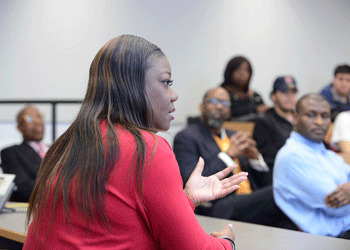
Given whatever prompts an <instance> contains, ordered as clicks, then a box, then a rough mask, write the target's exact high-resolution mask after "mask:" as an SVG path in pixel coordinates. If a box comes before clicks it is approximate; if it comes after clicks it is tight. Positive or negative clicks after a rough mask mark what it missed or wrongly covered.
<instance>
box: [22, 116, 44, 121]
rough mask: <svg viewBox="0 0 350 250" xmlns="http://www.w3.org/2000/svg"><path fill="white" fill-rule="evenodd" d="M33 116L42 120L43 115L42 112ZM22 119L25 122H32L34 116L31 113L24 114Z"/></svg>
mask: <svg viewBox="0 0 350 250" xmlns="http://www.w3.org/2000/svg"><path fill="white" fill-rule="evenodd" d="M35 118H36V119H40V120H44V116H43V115H42V114H40V115H39V116H36V117H35ZM23 119H24V121H25V122H26V123H32V122H33V121H34V117H33V116H31V115H25V116H24V117H23Z"/></svg>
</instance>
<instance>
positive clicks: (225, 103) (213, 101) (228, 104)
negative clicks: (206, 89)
mask: <svg viewBox="0 0 350 250" xmlns="http://www.w3.org/2000/svg"><path fill="white" fill-rule="evenodd" d="M204 101H205V102H207V103H210V104H213V105H215V106H216V105H218V104H219V103H221V105H222V106H223V107H231V102H228V101H222V100H219V99H217V98H205V100H204Z"/></svg>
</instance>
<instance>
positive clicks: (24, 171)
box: [1, 141, 41, 202]
mask: <svg viewBox="0 0 350 250" xmlns="http://www.w3.org/2000/svg"><path fill="white" fill-rule="evenodd" d="M40 164H41V157H40V156H39V154H38V153H37V152H35V150H34V149H33V148H32V147H31V146H29V144H27V142H26V141H23V143H22V144H21V145H15V146H12V147H9V148H6V149H3V150H2V151H1V167H2V169H3V171H4V173H10V174H15V175H16V179H15V183H16V186H17V188H18V189H17V191H15V192H14V193H13V194H12V197H11V200H13V201H18V202H28V200H29V197H30V194H31V192H32V191H33V188H34V185H35V179H36V177H37V174H38V171H39V168H40Z"/></svg>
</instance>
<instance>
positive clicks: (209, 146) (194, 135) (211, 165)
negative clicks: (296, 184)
mask: <svg viewBox="0 0 350 250" xmlns="http://www.w3.org/2000/svg"><path fill="white" fill-rule="evenodd" d="M199 108H200V111H201V116H200V121H199V122H198V123H196V124H193V125H190V126H188V127H187V128H185V129H184V130H182V131H181V132H180V133H178V134H177V135H176V137H175V139H174V147H173V149H174V153H175V156H176V159H177V161H178V163H179V167H180V173H181V176H182V179H183V182H184V184H185V183H186V182H187V180H188V178H189V176H190V175H191V173H192V172H193V170H194V168H195V166H196V163H197V161H198V158H199V157H202V158H203V159H204V162H205V165H204V170H203V176H210V175H212V174H213V173H216V172H218V171H221V170H222V169H224V168H226V167H227V166H229V165H236V166H237V168H236V169H235V172H240V171H244V172H248V173H249V175H248V180H246V181H243V182H242V183H241V184H240V185H241V187H240V188H239V189H238V190H237V191H236V192H235V193H234V194H232V195H229V196H226V197H224V198H222V199H219V200H217V201H215V202H213V203H212V204H207V205H208V206H212V207H211V208H209V209H207V210H209V211H207V214H206V215H210V216H213V217H219V218H224V219H233V220H240V221H244V222H250V223H256V224H262V225H268V226H277V227H284V228H291V229H293V228H294V225H293V224H292V223H291V222H290V221H289V220H288V218H286V217H285V215H284V214H283V213H282V212H281V211H280V210H279V209H278V207H277V206H276V205H275V203H274V200H273V193H272V187H271V185H270V186H268V187H264V188H260V187H259V186H258V185H257V183H256V180H255V179H254V175H253V174H252V169H255V170H256V171H268V170H269V169H268V167H267V165H266V163H265V162H264V160H263V159H262V156H261V154H260V153H259V151H258V150H257V148H256V143H255V141H254V140H253V139H252V138H250V137H249V136H248V135H246V134H244V133H242V132H235V131H230V130H226V129H225V128H223V126H222V125H223V123H224V122H225V121H226V120H227V119H228V118H229V117H230V108H231V103H230V96H229V94H228V92H227V91H226V90H225V89H224V88H215V89H211V90H209V91H208V92H207V93H206V94H205V95H204V98H203V102H202V103H201V104H200V107H199ZM200 209H201V208H200ZM204 209H205V208H204ZM197 212H198V211H197ZM285 222H287V223H285ZM289 222H290V223H289Z"/></svg>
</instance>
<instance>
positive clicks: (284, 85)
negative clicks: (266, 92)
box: [272, 76, 298, 93]
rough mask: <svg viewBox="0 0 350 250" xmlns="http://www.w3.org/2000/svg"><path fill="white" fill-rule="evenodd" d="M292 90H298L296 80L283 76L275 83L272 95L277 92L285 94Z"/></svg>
mask: <svg viewBox="0 0 350 250" xmlns="http://www.w3.org/2000/svg"><path fill="white" fill-rule="evenodd" d="M290 89H295V90H298V89H297V83H296V81H295V79H294V78H293V77H291V76H282V77H278V78H277V79H276V80H275V82H274V83H273V90H272V93H275V92H276V91H281V92H283V93H284V92H287V91H288V90H290Z"/></svg>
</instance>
